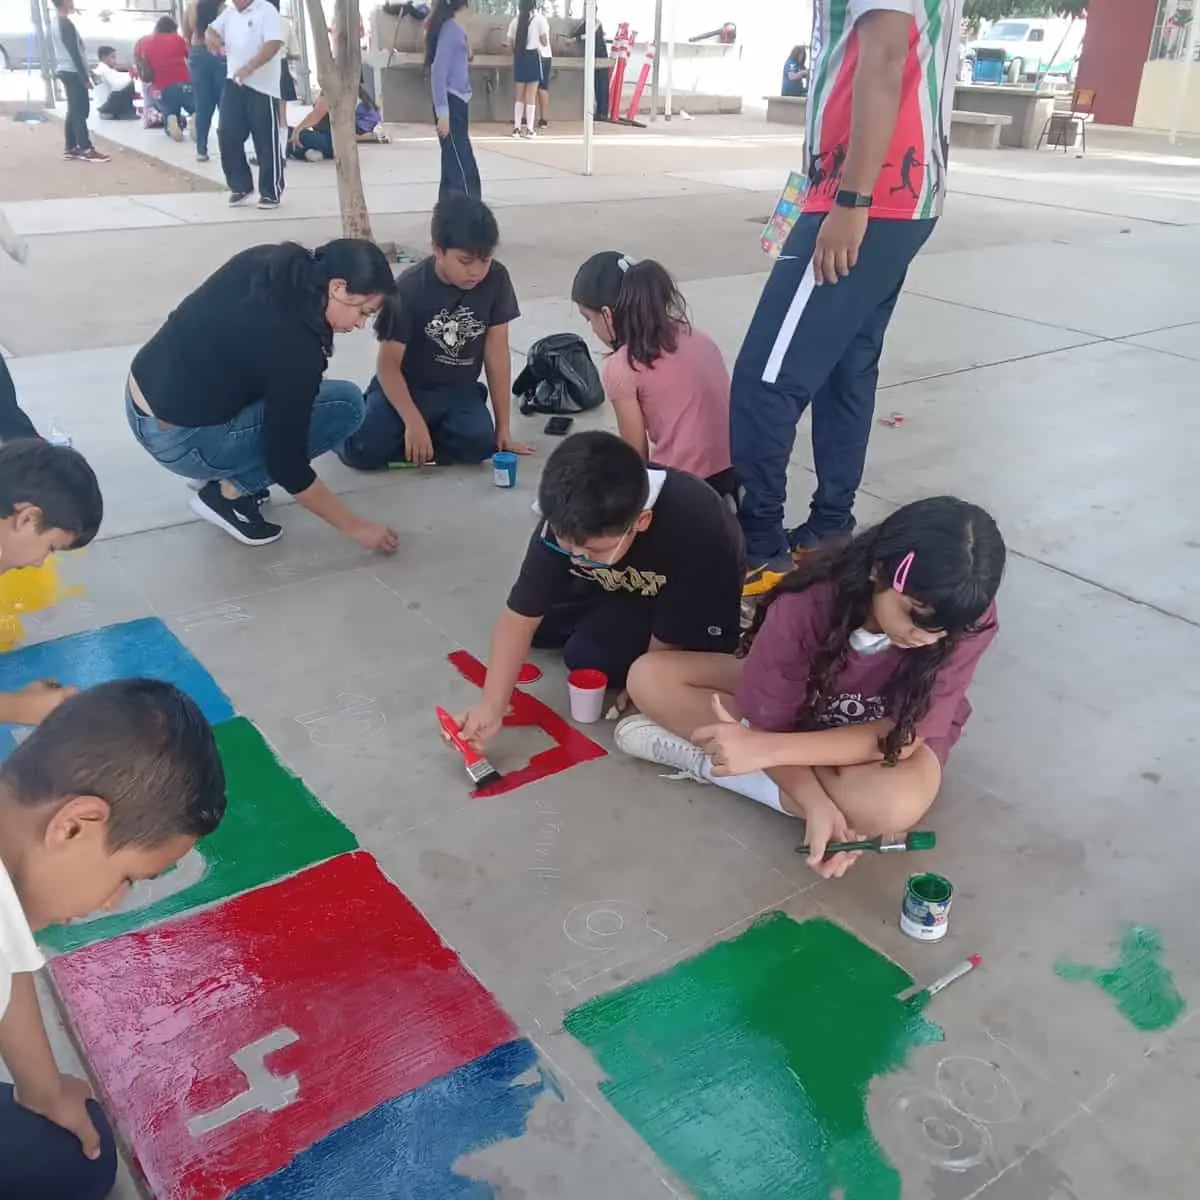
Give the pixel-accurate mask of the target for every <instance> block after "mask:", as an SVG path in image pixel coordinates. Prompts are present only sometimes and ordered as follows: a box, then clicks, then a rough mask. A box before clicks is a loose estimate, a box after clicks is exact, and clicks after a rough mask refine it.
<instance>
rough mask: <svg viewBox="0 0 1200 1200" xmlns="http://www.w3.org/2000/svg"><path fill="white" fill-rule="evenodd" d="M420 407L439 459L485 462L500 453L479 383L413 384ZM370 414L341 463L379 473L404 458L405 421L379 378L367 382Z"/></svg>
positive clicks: (484, 390) (350, 439)
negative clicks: (424, 386)
mask: <svg viewBox="0 0 1200 1200" xmlns="http://www.w3.org/2000/svg"><path fill="white" fill-rule="evenodd" d="M410 391H411V394H412V398H413V403H414V404H415V405H416V406H417V411H418V412H419V413H420V414H421V416H423V417H424V418H425V424H426V425H428V426H429V436H430V438H431V439H432V441H433V456H434V459H435V460H436V461H437V462H440V463H481V462H483V460H484V459H485V458H491V456H492V455H493V454H495V453H496V427H495V425H493V424H492V414H491V412H490V411H489V410H488V405H487V388H485V387H484V386H483V384H481V383H471V384H466V385H462V386H457V387H439V388H425V389H421V388H410ZM366 408H367V411H366V416H365V417H364V418H363V421H362V424H361V425H360V427H359V429H358V431H357V432H356V433H354V434H352V435H351V436H349V437H347V439H346V444H345V445H344V446H343V447H342V450H341V457H342V462H344V463H345V464H346V466H348V467H354V468H355V469H356V470H358V471H378V470H381V469H382V468H383V467H386V466H387V465H388V463H391V462H403V461H404V458H405V454H404V422H403V421H402V420H401V419H400V414H399V413H398V412H397V411H396V410H395V409H394V408H393V407H392V406H391V404H390V403H389V402H388V398H387V396H385V395H384V393H383V388H382V387H380V385H379V380H378V379H372V380H371V382H370V383H369V384H368V385H367V395H366Z"/></svg>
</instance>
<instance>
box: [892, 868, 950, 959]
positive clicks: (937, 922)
mask: <svg viewBox="0 0 1200 1200" xmlns="http://www.w3.org/2000/svg"><path fill="white" fill-rule="evenodd" d="M953 899H954V884H952V883H951V882H950V880H948V879H946V878H945V877H944V876H942V875H932V874H928V873H926V874H921V875H910V876H909V877H908V880H907V882H906V883H905V884H904V900H903V902H902V903H901V905H900V929H901V931H902V932H904V933H906V934H908V936H909V937H910V938H916V940H917V941H918V942H940V941H941V940H942V938H944V937H945V936H946V931H947V930H948V929H949V928H950V904H951V902H952V901H953Z"/></svg>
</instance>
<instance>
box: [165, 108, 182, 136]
mask: <svg viewBox="0 0 1200 1200" xmlns="http://www.w3.org/2000/svg"><path fill="white" fill-rule="evenodd" d="M167 133H168V134H169V135H170V137H171V141H173V142H182V141H183V129H182V127H181V126H180V124H179V118H178V117H177V116H175V114H174V113H172V114H171V115H170V116H169V117H168V118H167Z"/></svg>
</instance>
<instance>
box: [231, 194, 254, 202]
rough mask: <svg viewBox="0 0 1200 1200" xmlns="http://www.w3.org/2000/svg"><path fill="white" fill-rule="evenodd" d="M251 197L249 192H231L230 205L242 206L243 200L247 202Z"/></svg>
mask: <svg viewBox="0 0 1200 1200" xmlns="http://www.w3.org/2000/svg"><path fill="white" fill-rule="evenodd" d="M249 195H250V193H249V192H230V193H229V203H230V204H241V202H242V201H243V200H245V199H246V198H247V197H248V196H249Z"/></svg>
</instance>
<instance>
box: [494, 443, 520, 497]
mask: <svg viewBox="0 0 1200 1200" xmlns="http://www.w3.org/2000/svg"><path fill="white" fill-rule="evenodd" d="M492 482H493V483H494V484H495V485H496V486H497V487H502V488H510V487H516V486H517V456H516V455H515V454H512V453H511V452H510V451H508V450H499V451H497V452H496V453H495V454H493V455H492Z"/></svg>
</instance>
